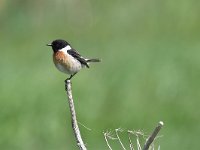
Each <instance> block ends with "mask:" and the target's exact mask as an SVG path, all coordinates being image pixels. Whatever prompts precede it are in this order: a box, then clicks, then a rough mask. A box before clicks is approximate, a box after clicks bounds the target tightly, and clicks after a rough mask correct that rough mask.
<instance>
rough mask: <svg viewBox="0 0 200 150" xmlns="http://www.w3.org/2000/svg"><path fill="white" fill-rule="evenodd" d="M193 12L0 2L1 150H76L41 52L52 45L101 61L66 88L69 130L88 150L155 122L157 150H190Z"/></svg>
mask: <svg viewBox="0 0 200 150" xmlns="http://www.w3.org/2000/svg"><path fill="white" fill-rule="evenodd" d="M199 6H200V3H198V2H196V1H194V0H191V1H189V0H182V1H180V0H177V1H172V0H167V1H158V0H152V1H136V0H134V1H131V0H128V1H121V0H117V1H78V0H76V1H72V0H67V1H63V0H59V1H47V0H44V1H39V0H35V1H25V0H18V1H6V0H2V1H0V26H1V28H0V41H1V55H0V57H1V58H0V68H1V72H0V83H1V84H0V89H1V90H0V99H1V100H0V106H1V108H0V122H1V123H0V135H1V137H0V149H3V150H11V149H15V150H25V149H30V150H31V149H33V150H35V149H37V150H40V149H41V150H45V149H48V150H51V149H52V150H53V149H60V150H62V149H63V150H64V149H76V145H75V142H74V136H73V133H72V131H71V124H70V116H69V110H68V103H67V101H66V95H65V91H64V83H63V81H64V79H65V78H66V75H64V74H62V73H60V72H58V71H57V70H56V69H55V67H54V65H53V63H52V60H51V59H52V51H51V50H50V49H49V48H48V47H45V44H46V43H49V42H50V41H52V40H53V39H56V38H63V39H66V40H68V41H69V42H70V43H71V44H72V46H74V48H75V49H78V50H79V51H80V53H81V54H82V55H84V56H89V57H100V58H102V63H100V64H95V65H92V66H91V68H90V69H89V70H87V69H85V70H82V71H81V72H80V73H79V74H78V75H77V76H76V77H75V78H74V79H73V93H74V99H75V105H76V111H77V114H78V120H79V122H81V123H82V124H84V125H86V126H87V127H89V128H91V129H92V131H88V130H86V129H85V128H83V127H81V131H82V136H83V138H84V139H85V142H86V143H87V146H88V149H96V150H97V149H99V150H101V149H107V147H106V143H105V141H104V139H103V133H102V132H103V131H105V130H108V129H115V128H118V127H122V128H124V129H142V130H144V131H145V133H149V132H151V130H152V129H153V128H154V126H155V124H157V122H158V121H160V120H162V121H164V123H165V127H164V128H163V129H162V131H161V133H160V134H162V135H164V137H163V138H161V139H159V143H160V145H161V149H182V150H186V149H198V147H199V145H198V136H199V133H200V120H199V115H200V111H199V105H200V102H199V97H200V94H199V90H200V87H199V85H200V80H199V76H200V59H199V56H200V51H199V49H200V44H199V39H200V30H199V26H200V20H199ZM123 137H124V141H126V140H127V139H126V138H127V137H126V134H123ZM113 146H114V147H117V146H119V145H118V144H117V143H115V142H113ZM118 148H119V147H118ZM116 149H117V148H116Z"/></svg>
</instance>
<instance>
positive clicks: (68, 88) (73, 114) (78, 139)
mask: <svg viewBox="0 0 200 150" xmlns="http://www.w3.org/2000/svg"><path fill="white" fill-rule="evenodd" d="M65 90H66V92H67V96H68V102H69V108H70V113H71V119H72V128H73V131H74V135H75V138H76V142H77V145H78V147H79V149H80V150H87V148H86V147H85V145H84V143H83V140H82V138H81V133H80V130H79V127H78V123H77V120H76V112H75V108H74V101H73V97H72V89H71V82H70V80H65Z"/></svg>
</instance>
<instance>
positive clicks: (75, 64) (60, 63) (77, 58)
mask: <svg viewBox="0 0 200 150" xmlns="http://www.w3.org/2000/svg"><path fill="white" fill-rule="evenodd" d="M47 46H51V47H52V50H53V62H54V64H55V66H56V68H57V69H58V70H59V71H61V72H63V73H65V74H68V75H70V77H69V78H67V79H66V80H71V79H72V77H74V75H76V74H77V73H78V72H79V71H80V70H81V69H82V68H89V67H90V66H89V63H90V62H100V61H101V60H100V59H98V58H92V59H88V58H84V57H83V56H81V54H80V53H79V52H78V51H77V50H75V49H74V48H72V47H71V45H70V44H69V43H68V42H67V41H65V40H63V39H56V40H54V41H52V42H51V43H50V44H47Z"/></svg>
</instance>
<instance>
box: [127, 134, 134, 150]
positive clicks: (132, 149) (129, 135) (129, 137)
mask: <svg viewBox="0 0 200 150" xmlns="http://www.w3.org/2000/svg"><path fill="white" fill-rule="evenodd" d="M128 140H129V146H130V150H134V148H133V143H132V141H131V132H130V131H129V130H128Z"/></svg>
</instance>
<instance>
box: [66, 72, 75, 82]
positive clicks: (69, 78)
mask: <svg viewBox="0 0 200 150" xmlns="http://www.w3.org/2000/svg"><path fill="white" fill-rule="evenodd" d="M76 73H77V72H76ZM76 73H74V74H72V75H71V76H70V77H69V78H67V79H66V80H65V81H67V80H71V79H72V77H73V76H75V74H76Z"/></svg>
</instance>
